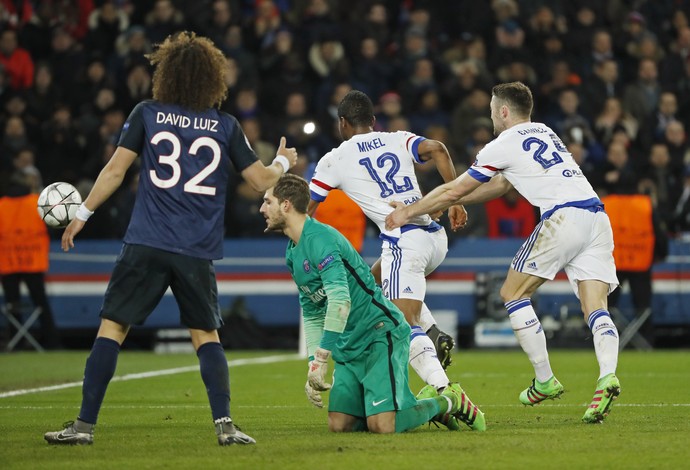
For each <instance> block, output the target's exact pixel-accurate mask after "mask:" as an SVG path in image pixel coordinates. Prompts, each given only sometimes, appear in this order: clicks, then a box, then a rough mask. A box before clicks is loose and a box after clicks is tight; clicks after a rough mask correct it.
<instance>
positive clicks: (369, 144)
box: [357, 137, 386, 152]
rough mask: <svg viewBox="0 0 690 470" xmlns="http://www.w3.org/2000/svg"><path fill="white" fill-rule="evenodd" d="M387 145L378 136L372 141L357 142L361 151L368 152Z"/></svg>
mask: <svg viewBox="0 0 690 470" xmlns="http://www.w3.org/2000/svg"><path fill="white" fill-rule="evenodd" d="M385 146H386V144H384V143H383V142H381V139H380V138H378V137H377V138H375V139H372V140H370V141H364V142H357V147H358V148H359V151H360V152H368V151H370V150H376V149H378V148H381V147H385Z"/></svg>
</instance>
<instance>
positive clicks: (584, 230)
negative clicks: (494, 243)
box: [511, 207, 618, 295]
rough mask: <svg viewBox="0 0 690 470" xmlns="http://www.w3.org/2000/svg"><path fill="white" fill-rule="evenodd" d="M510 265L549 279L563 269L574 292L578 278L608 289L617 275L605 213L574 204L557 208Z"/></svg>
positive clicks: (523, 245)
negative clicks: (600, 283)
mask: <svg viewBox="0 0 690 470" xmlns="http://www.w3.org/2000/svg"><path fill="white" fill-rule="evenodd" d="M511 267H512V268H513V269H514V270H516V271H518V272H521V273H525V274H531V275H533V276H538V277H541V278H544V279H550V280H551V279H553V278H554V277H555V276H556V274H557V273H558V272H559V271H560V270H561V269H563V270H565V273H566V275H567V276H568V280H569V281H570V285H571V287H572V288H573V291H575V295H578V289H577V283H578V281H586V280H598V281H602V282H606V283H608V284H609V293H611V292H612V291H613V290H614V289H615V288H616V287H617V286H618V278H617V276H616V265H615V263H614V261H613V232H612V230H611V222H610V221H609V217H608V215H606V213H605V212H603V211H601V212H591V211H588V210H585V209H578V208H575V207H564V208H562V209H559V210H557V211H556V212H555V213H554V214H553V215H552V216H551V217H550V218H548V219H545V220H542V221H541V222H539V223H538V224H537V226H536V227H535V229H534V231H533V232H532V234H531V235H530V236H529V238H528V239H527V240H526V241H525V243H523V244H522V246H521V247H520V250H518V252H517V254H516V255H515V258H513V261H512V263H511Z"/></svg>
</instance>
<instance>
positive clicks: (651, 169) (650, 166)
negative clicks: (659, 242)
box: [640, 143, 683, 227]
mask: <svg viewBox="0 0 690 470" xmlns="http://www.w3.org/2000/svg"><path fill="white" fill-rule="evenodd" d="M640 174H641V175H644V179H647V180H650V181H652V182H653V183H654V192H655V201H654V202H655V203H654V207H655V208H656V212H657V214H658V216H659V218H660V219H661V221H662V222H663V223H664V225H665V226H666V227H668V226H669V225H670V224H671V221H672V218H673V210H674V208H675V206H676V201H677V200H678V198H679V197H680V192H681V187H682V185H683V181H682V178H681V175H680V174H678V173H677V172H675V171H674V170H673V167H672V166H671V157H670V155H669V153H668V148H667V147H666V145H664V144H662V143H658V144H654V145H652V147H651V149H650V151H649V160H648V163H647V166H646V167H645V168H642V171H641V172H640Z"/></svg>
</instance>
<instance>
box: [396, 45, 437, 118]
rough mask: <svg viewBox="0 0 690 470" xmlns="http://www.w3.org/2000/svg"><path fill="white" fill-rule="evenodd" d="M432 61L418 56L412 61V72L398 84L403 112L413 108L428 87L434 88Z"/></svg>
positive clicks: (435, 80) (434, 78) (435, 81)
mask: <svg viewBox="0 0 690 470" xmlns="http://www.w3.org/2000/svg"><path fill="white" fill-rule="evenodd" d="M436 83H437V79H436V77H435V75H434V63H433V61H431V59H427V58H419V59H417V60H416V61H415V62H414V68H413V70H412V73H411V74H410V75H409V76H408V77H407V79H405V80H403V81H402V82H401V84H400V87H399V88H400V97H401V98H402V105H403V111H404V112H410V111H412V110H413V109H415V106H416V104H417V103H419V100H420V97H421V96H422V95H423V94H424V93H425V92H426V91H427V90H429V89H434V88H436Z"/></svg>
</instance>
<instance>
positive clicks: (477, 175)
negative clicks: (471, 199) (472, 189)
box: [467, 168, 491, 183]
mask: <svg viewBox="0 0 690 470" xmlns="http://www.w3.org/2000/svg"><path fill="white" fill-rule="evenodd" d="M467 174H468V175H470V176H471V177H472V178H474V179H476V180H477V181H479V182H480V183H488V182H489V181H491V178H490V177H488V176H486V175H484V174H482V173H480V172H478V171H477V170H475V169H474V168H470V169H469V170H467Z"/></svg>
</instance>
